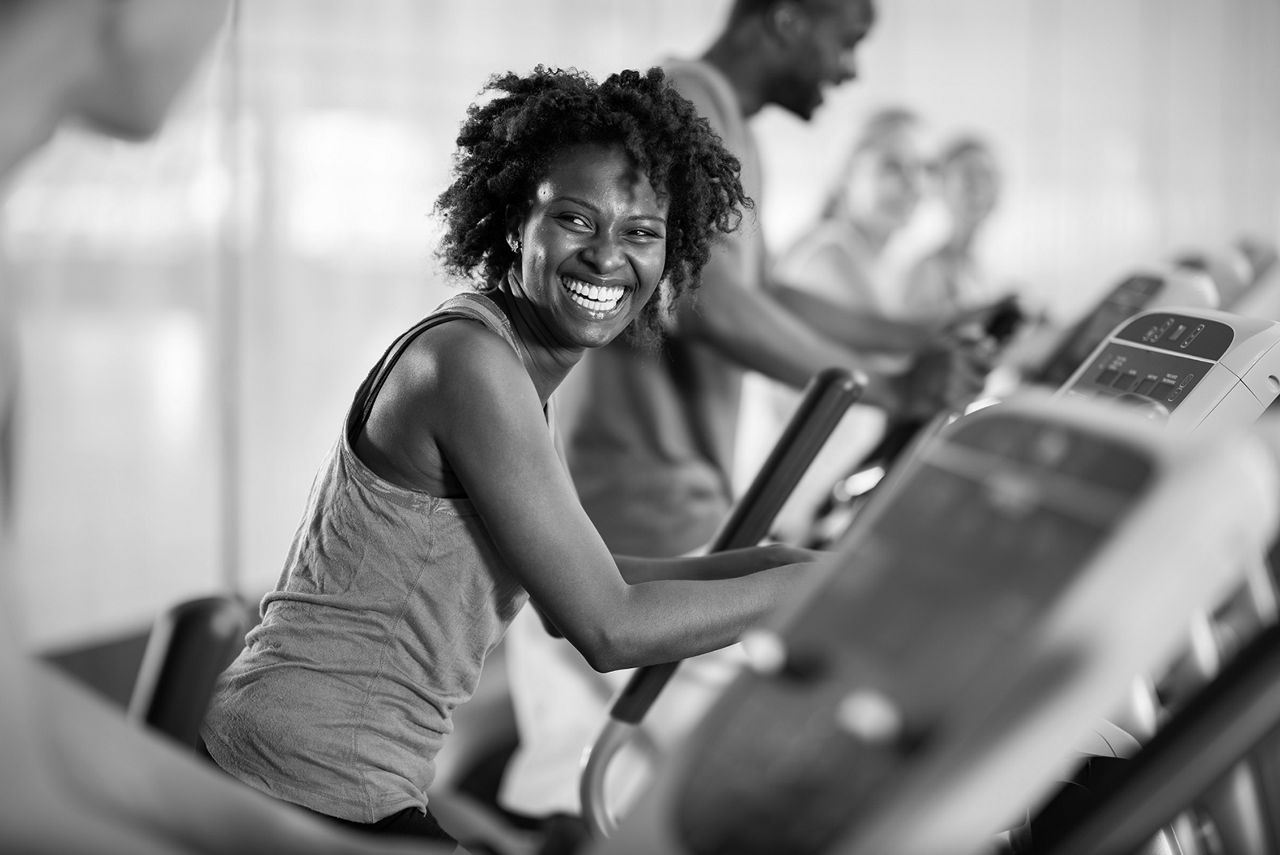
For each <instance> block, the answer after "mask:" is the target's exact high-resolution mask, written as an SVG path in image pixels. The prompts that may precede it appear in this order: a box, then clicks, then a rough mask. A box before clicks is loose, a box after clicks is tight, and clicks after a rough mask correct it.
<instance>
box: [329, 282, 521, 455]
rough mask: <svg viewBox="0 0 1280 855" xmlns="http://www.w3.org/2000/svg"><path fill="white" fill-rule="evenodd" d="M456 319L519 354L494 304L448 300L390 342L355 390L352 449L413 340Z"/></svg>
mask: <svg viewBox="0 0 1280 855" xmlns="http://www.w3.org/2000/svg"><path fill="white" fill-rule="evenodd" d="M456 318H467V319H470V320H475V321H480V322H481V323H482V324H484V325H485V326H487V327H488V328H489V329H491V330H493V331H494V332H496V333H498V335H500V336H502V337H503V338H504V339H506V342H507V344H509V345H511V348H512V349H513V350H514V351H515V352H516V353H517V355H518V354H520V342H519V339H517V338H516V334H515V329H514V328H513V327H512V326H511V320H510V319H509V318H508V317H507V316H506V315H505V314H503V312H502V310H501V309H499V308H498V306H497V304H495V303H494V302H493V300H491V299H490V298H489V297H487V296H485V295H484V294H481V293H479V292H475V291H469V292H466V293H463V294H457V295H455V296H453V297H450V298H449V299H448V300H445V301H444V302H443V303H441V304H440V305H439V306H437V307H436V309H435V311H433V312H432V313H431V314H429V315H427V316H426V317H425V318H423V319H422V320H420V321H418V322H417V323H416V324H414V325H413V326H412V327H410V328H409V329H408V330H407V331H406V332H404V333H402V334H401V335H400V336H399V337H398V338H397V339H396V340H395V341H393V342H391V345H390V346H389V347H388V348H387V349H386V352H385V353H383V354H382V358H381V359H379V360H378V361H377V363H375V364H374V366H373V368H371V369H369V373H368V375H366V376H365V378H364V382H362V383H361V384H360V388H358V389H357V390H356V394H355V398H354V399H353V400H352V402H351V409H350V410H349V411H348V414H347V439H348V441H350V442H351V444H352V445H353V446H354V445H355V441H356V437H357V436H358V435H359V433H360V431H361V430H363V429H364V426H365V423H366V422H367V421H368V420H369V414H370V413H371V412H372V410H373V402H374V401H375V400H376V399H377V397H378V392H380V391H381V390H382V385H383V384H384V383H385V382H386V381H387V376H388V375H390V374H391V369H392V368H394V367H395V364H396V362H398V361H399V360H400V357H401V356H402V355H403V354H404V352H405V350H407V349H408V347H409V345H410V344H412V343H413V340H414V339H415V338H417V337H418V336H419V335H421V334H422V333H424V332H426V331H427V330H429V329H431V328H432V327H434V326H436V325H437V324H440V323H443V322H445V321H448V320H453V319H456Z"/></svg>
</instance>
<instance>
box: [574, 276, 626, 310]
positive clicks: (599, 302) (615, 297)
mask: <svg viewBox="0 0 1280 855" xmlns="http://www.w3.org/2000/svg"><path fill="white" fill-rule="evenodd" d="M560 284H561V285H563V286H564V289H565V291H566V292H568V294H569V299H570V301H572V302H573V303H574V304H575V305H578V306H581V307H582V308H584V309H586V310H587V311H588V312H590V313H591V317H593V318H595V319H596V320H604V319H605V318H607V317H608V316H609V315H611V314H613V313H614V312H615V311H617V309H618V306H619V305H620V304H621V303H622V298H623V297H624V296H626V293H627V289H626V287H625V286H623V285H609V284H606V285H592V284H591V283H590V282H584V281H583V280H581V279H575V278H574V277H572V276H561V277H560Z"/></svg>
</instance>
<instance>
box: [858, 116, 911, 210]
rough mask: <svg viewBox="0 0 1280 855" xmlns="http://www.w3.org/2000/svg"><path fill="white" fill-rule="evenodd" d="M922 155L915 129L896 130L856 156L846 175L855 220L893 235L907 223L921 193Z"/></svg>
mask: <svg viewBox="0 0 1280 855" xmlns="http://www.w3.org/2000/svg"><path fill="white" fill-rule="evenodd" d="M924 175H925V168H924V156H923V154H922V153H921V147H920V141H919V140H918V139H917V135H916V133H915V131H914V130H912V129H909V128H905V127H904V128H897V129H895V130H893V131H891V132H888V133H886V134H885V135H884V136H883V137H882V138H880V139H878V140H876V141H875V142H873V143H872V144H871V145H869V146H868V147H867V148H866V149H864V150H863V151H862V152H860V153H859V154H858V155H857V159H856V160H855V161H854V164H853V169H852V171H851V173H850V176H849V186H848V192H849V210H850V213H851V215H852V216H853V218H854V219H855V220H858V221H860V222H862V223H864V224H867V225H873V226H875V227H877V230H879V231H884V232H886V233H891V232H895V231H897V230H899V229H901V228H903V227H904V226H906V225H907V223H908V222H910V220H911V217H912V215H913V214H915V212H916V208H917V207H918V206H919V204H920V198H921V196H922V195H923V191H924Z"/></svg>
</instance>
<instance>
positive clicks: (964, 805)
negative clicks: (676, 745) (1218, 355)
mask: <svg viewBox="0 0 1280 855" xmlns="http://www.w3.org/2000/svg"><path fill="white" fill-rule="evenodd" d="M1206 497H1213V499H1212V501H1206ZM1278 501H1280V477H1278V475H1277V471H1276V465H1275V461H1274V459H1273V458H1272V457H1270V455H1269V454H1268V453H1267V452H1266V451H1265V450H1264V449H1263V448H1262V446H1261V445H1260V444H1259V443H1257V442H1256V441H1249V440H1248V439H1247V438H1246V437H1244V436H1240V435H1232V436H1226V435H1220V434H1214V435H1210V434H1206V433H1195V434H1187V433H1184V432H1179V431H1170V430H1166V429H1164V428H1163V426H1161V425H1158V424H1157V423H1154V422H1152V421H1151V420H1149V419H1147V418H1145V417H1144V415H1143V414H1142V413H1141V411H1140V410H1138V409H1137V408H1125V407H1117V406H1114V405H1113V404H1111V403H1109V402H1106V401H1101V400H1096V399H1090V398H1085V397H1083V396H1075V395H1073V396H1065V395H1064V396H1056V397H1053V396H1044V395H1041V394H1038V393H1034V392H1024V393H1021V394H1020V395H1019V396H1017V397H1015V398H1013V399H1010V400H1008V401H1005V402H1002V403H1001V404H1000V405H998V406H993V407H989V408H986V409H983V410H979V411H977V412H974V413H971V414H968V415H965V416H963V417H961V418H960V419H958V420H956V421H955V422H953V423H951V424H948V425H946V426H944V427H942V428H940V429H939V430H938V431H937V432H936V433H935V434H934V435H932V436H930V437H929V438H927V439H926V440H924V441H923V442H922V443H921V444H920V446H919V447H918V448H917V449H916V452H915V453H914V454H912V455H911V456H910V457H909V458H907V459H904V460H903V461H902V464H901V466H900V467H899V468H898V469H896V470H895V472H894V473H893V474H892V476H891V477H890V478H889V479H888V480H886V482H885V485H884V487H883V488H882V489H881V490H879V491H877V493H876V495H875V496H873V497H872V499H871V500H870V502H869V503H868V505H867V507H866V508H865V510H864V512H863V513H862V514H860V515H859V517H858V519H857V520H856V521H855V523H854V526H853V528H852V529H851V530H850V532H849V535H848V536H847V537H846V539H845V540H844V541H843V543H842V544H841V547H840V549H839V551H838V553H836V554H835V555H833V556H832V558H831V559H830V560H829V561H828V562H827V563H826V565H825V567H824V570H823V572H821V573H818V574H816V575H815V577H814V579H813V580H812V583H811V584H810V585H809V586H808V589H807V590H806V591H804V592H801V593H800V594H799V595H798V596H797V597H796V598H795V599H794V600H793V601H792V602H790V603H788V604H787V605H786V606H785V607H784V608H782V609H781V610H780V611H779V613H778V614H777V615H775V617H774V618H773V619H772V620H770V621H769V622H768V623H767V624H766V625H765V626H763V627H761V628H760V629H759V631H757V632H755V633H753V635H752V638H750V639H748V640H746V641H745V642H744V644H746V646H747V649H748V651H749V653H750V654H751V657H750V658H751V661H752V663H753V665H752V668H751V669H750V670H748V671H744V672H743V673H742V674H741V675H740V676H739V677H738V678H737V680H736V681H735V682H734V683H733V684H732V685H731V686H730V688H729V690H728V691H727V692H726V694H725V695H724V696H723V697H722V698H721V699H720V700H719V702H718V703H717V704H716V705H715V706H714V707H713V708H712V710H711V711H710V712H709V713H708V715H707V716H706V717H705V718H704V720H703V721H702V723H701V724H700V726H699V727H698V728H697V730H696V731H695V732H694V734H692V735H691V737H690V738H689V739H688V740H687V743H686V744H685V746H684V749H683V750H681V751H679V752H678V753H677V754H676V755H675V756H674V757H673V758H672V759H671V761H670V762H669V763H667V764H665V765H664V767H663V769H662V772H661V774H660V776H659V778H658V781H657V783H656V785H655V786H654V787H653V788H652V789H651V790H650V791H649V792H648V793H647V794H646V795H645V796H644V797H642V799H641V801H640V803H639V804H638V805H637V807H636V809H635V810H634V811H633V812H632V813H631V814H629V815H628V816H627V817H626V818H625V819H624V821H623V822H622V823H621V824H620V826H619V827H618V829H617V830H616V831H615V832H614V833H613V835H612V837H610V838H608V839H607V840H604V841H601V842H600V843H599V844H598V845H596V846H595V847H593V848H592V849H591V850H590V851H591V852H593V853H601V855H605V853H607V855H632V853H642V852H643V853H649V852H657V851H660V852H664V853H671V854H672V855H728V854H729V853H734V855H755V853H760V855H765V853H769V855H774V853H780V852H786V853H789V855H817V853H844V854H845V855H857V853H868V854H869V853H876V855H881V853H886V852H893V853H896V855H943V853H946V855H963V854H964V853H979V852H989V851H996V850H998V848H999V844H998V842H997V841H999V839H1000V836H999V832H1000V831H1001V830H1002V829H1007V828H1009V827H1010V825H1011V824H1012V823H1013V822H1014V821H1015V817H1014V816H1013V814H1014V813H1015V812H1016V809H1017V808H1018V807H1019V806H1026V805H1030V804H1034V803H1035V802H1036V801H1037V800H1039V799H1041V798H1043V797H1044V796H1046V795H1047V794H1049V793H1050V792H1051V791H1052V790H1053V788H1054V786H1055V785H1056V782H1057V781H1058V780H1060V779H1061V778H1062V777H1063V776H1064V774H1065V773H1066V772H1067V771H1068V770H1069V768H1070V766H1071V764H1072V760H1073V757H1072V755H1073V751H1072V747H1073V746H1075V745H1077V744H1079V743H1080V742H1081V741H1083V740H1084V739H1085V738H1086V737H1087V736H1088V735H1089V733H1090V731H1091V730H1092V728H1093V723H1094V722H1096V721H1099V720H1102V719H1104V718H1105V716H1106V715H1107V714H1108V713H1109V712H1110V711H1111V710H1112V709H1114V707H1115V705H1116V704H1117V703H1118V702H1119V700H1120V699H1121V698H1123V697H1124V695H1125V693H1126V691H1127V688H1128V686H1129V684H1130V683H1131V681H1132V679H1133V675H1134V674H1139V673H1154V672H1156V671H1158V670H1159V667H1160V666H1161V665H1162V664H1163V663H1166V662H1167V661H1169V660H1170V659H1171V658H1172V656H1173V655H1174V652H1175V650H1176V649H1177V648H1178V646H1179V644H1180V643H1181V642H1182V640H1183V638H1184V631H1183V627H1184V626H1185V621H1186V620H1188V619H1189V617H1190V615H1191V614H1192V613H1193V612H1194V610H1195V609H1197V608H1198V607H1200V606H1201V605H1202V604H1203V603H1206V602H1218V601H1220V600H1222V599H1223V598H1224V597H1226V596H1227V594H1228V593H1229V592H1230V591H1231V590H1233V589H1234V588H1235V587H1236V586H1237V585H1238V584H1239V582H1240V572H1241V571H1240V568H1242V567H1243V566H1245V563H1246V558H1247V557H1248V556H1250V555H1256V554H1260V553H1261V551H1262V550H1264V549H1265V547H1266V544H1267V543H1269V542H1270V538H1271V536H1272V534H1273V531H1274V529H1275V525H1276V520H1277V503H1278ZM1182 520H1188V521H1190V520H1194V525H1193V524H1190V523H1187V524H1180V523H1179V522H1178V521H1182ZM1171 521H1172V522H1171ZM1174 580H1176V584H1174V583H1173V581H1174ZM1157 590H1158V591H1160V593H1161V596H1159V597H1153V596H1151V592H1152V591H1157Z"/></svg>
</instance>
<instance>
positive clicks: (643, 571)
mask: <svg viewBox="0 0 1280 855" xmlns="http://www.w3.org/2000/svg"><path fill="white" fill-rule="evenodd" d="M825 554H826V553H823V552H819V551H817V550H813V549H803V548H801V547H798V546H788V545H786V544H781V543H774V544H769V545H768V546H749V547H745V548H743V549H729V550H725V551H724V552H716V553H713V554H710V555H698V556H684V557H681V558H639V557H637V556H634V555H614V556H613V558H614V561H616V562H617V564H618V570H619V571H621V573H622V577H623V578H624V579H626V580H627V582H628V584H632V585H635V584H638V583H640V582H657V581H661V580H663V579H685V580H690V581H693V580H701V581H704V582H710V581H714V580H716V579H736V578H738V577H741V576H749V575H750V574H752V573H758V572H760V571H761V570H768V569H770V568H773V567H783V566H786V565H790V564H811V563H813V562H815V561H818V560H820V559H821V558H822V557H823V556H824V555H825Z"/></svg>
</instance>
